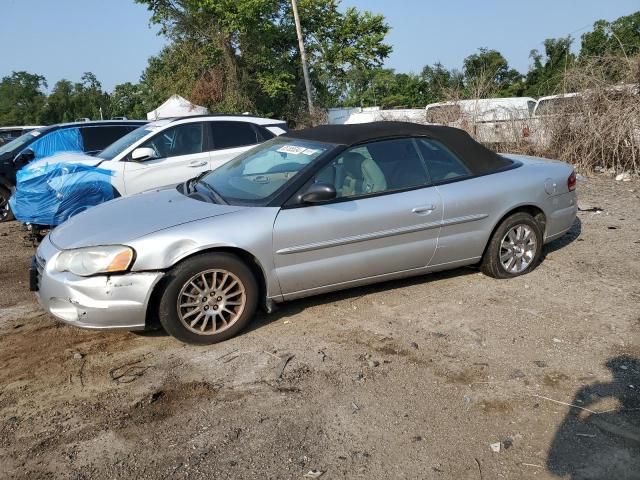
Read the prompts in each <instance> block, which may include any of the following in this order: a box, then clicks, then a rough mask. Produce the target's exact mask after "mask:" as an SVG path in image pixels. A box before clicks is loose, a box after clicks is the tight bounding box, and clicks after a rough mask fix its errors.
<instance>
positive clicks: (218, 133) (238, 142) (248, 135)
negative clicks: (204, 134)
mask: <svg viewBox="0 0 640 480" xmlns="http://www.w3.org/2000/svg"><path fill="white" fill-rule="evenodd" d="M209 126H210V128H211V138H212V139H213V148H212V149H213V150H221V149H223V148H236V147H246V146H247V145H255V144H256V143H259V142H261V141H262V140H259V139H258V134H257V131H256V130H255V129H254V128H253V127H254V126H253V125H252V124H250V123H246V122H209Z"/></svg>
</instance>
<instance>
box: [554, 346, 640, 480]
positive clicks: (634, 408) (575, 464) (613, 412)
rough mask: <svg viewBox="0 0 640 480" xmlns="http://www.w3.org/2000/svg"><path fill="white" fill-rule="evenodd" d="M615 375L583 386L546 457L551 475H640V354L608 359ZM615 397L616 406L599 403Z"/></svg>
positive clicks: (624, 479) (582, 478) (622, 478)
mask: <svg viewBox="0 0 640 480" xmlns="http://www.w3.org/2000/svg"><path fill="white" fill-rule="evenodd" d="M607 368H609V370H610V371H611V374H612V376H613V380H612V381H611V382H608V383H594V384H591V385H587V386H584V387H582V388H581V389H580V390H578V392H577V393H576V395H575V397H574V399H573V401H572V402H571V403H572V408H571V409H570V410H569V412H568V413H567V415H566V416H565V418H564V421H563V422H562V424H561V425H560V427H559V428H558V430H557V432H556V435H555V438H554V440H553V443H552V445H551V449H550V450H549V454H548V457H547V469H548V470H549V472H550V473H552V474H553V475H556V476H558V477H563V478H565V477H566V478H569V479H571V480H588V479H589V480H591V479H615V480H631V479H636V480H637V479H640V359H638V358H635V357H631V356H627V355H622V356H618V357H615V358H612V359H610V360H609V361H608V362H607ZM611 399H613V400H614V401H616V402H617V404H618V406H617V407H616V408H613V409H612V408H611V406H610V403H609V405H608V407H607V406H606V405H603V406H602V407H599V405H598V403H599V402H600V401H602V400H605V401H608V402H611Z"/></svg>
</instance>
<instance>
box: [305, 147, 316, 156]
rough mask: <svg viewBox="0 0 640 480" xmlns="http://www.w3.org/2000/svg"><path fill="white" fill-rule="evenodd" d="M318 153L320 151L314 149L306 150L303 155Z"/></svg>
mask: <svg viewBox="0 0 640 480" xmlns="http://www.w3.org/2000/svg"><path fill="white" fill-rule="evenodd" d="M316 153H318V150H314V149H313V148H305V150H304V152H302V154H303V155H315V154H316Z"/></svg>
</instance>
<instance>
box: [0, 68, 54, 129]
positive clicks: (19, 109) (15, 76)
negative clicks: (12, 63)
mask: <svg viewBox="0 0 640 480" xmlns="http://www.w3.org/2000/svg"><path fill="white" fill-rule="evenodd" d="M46 87H47V82H46V80H45V78H44V77H43V76H42V75H36V74H33V73H28V72H24V71H21V72H13V73H12V74H11V75H8V76H6V77H4V78H3V79H2V80H1V81H0V125H28V124H34V123H39V122H40V113H41V110H42V108H43V106H44V103H45V98H46V97H45V94H44V92H43V91H42V90H43V88H46Z"/></svg>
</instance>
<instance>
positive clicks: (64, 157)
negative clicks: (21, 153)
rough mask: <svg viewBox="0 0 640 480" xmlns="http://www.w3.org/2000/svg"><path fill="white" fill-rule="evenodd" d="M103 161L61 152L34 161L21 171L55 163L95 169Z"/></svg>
mask: <svg viewBox="0 0 640 480" xmlns="http://www.w3.org/2000/svg"><path fill="white" fill-rule="evenodd" d="M103 161H104V160H103V159H102V158H98V157H92V156H91V155H87V154H86V153H79V152H63V153H58V154H56V155H52V156H51V157H45V158H41V159H40V160H35V161H33V162H31V163H29V164H28V165H26V166H25V167H23V169H24V170H35V169H36V168H40V167H44V166H45V165H55V164H57V163H80V164H83V165H88V166H90V167H95V166H96V165H98V164H99V163H100V162H103Z"/></svg>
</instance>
